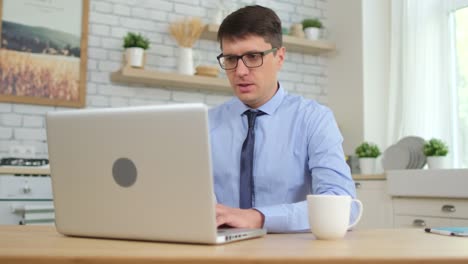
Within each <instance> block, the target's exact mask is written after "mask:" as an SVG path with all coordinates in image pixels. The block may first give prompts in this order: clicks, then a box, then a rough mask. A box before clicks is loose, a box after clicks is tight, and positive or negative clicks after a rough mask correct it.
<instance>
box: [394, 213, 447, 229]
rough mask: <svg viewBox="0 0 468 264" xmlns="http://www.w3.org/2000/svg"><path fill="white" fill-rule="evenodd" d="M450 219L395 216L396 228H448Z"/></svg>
mask: <svg viewBox="0 0 468 264" xmlns="http://www.w3.org/2000/svg"><path fill="white" fill-rule="evenodd" d="M450 220H451V219H450V218H442V217H430V216H418V215H397V216H395V222H394V223H395V227H396V228H426V227H437V226H450V225H451V223H450Z"/></svg>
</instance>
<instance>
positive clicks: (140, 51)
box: [123, 32, 150, 68]
mask: <svg viewBox="0 0 468 264" xmlns="http://www.w3.org/2000/svg"><path fill="white" fill-rule="evenodd" d="M149 44H150V42H149V40H148V39H147V38H145V37H143V36H142V35H141V34H139V33H138V34H136V33H133V32H128V33H127V35H126V36H125V38H124V45H123V47H124V48H125V59H126V61H127V62H126V63H127V65H130V66H132V67H138V68H142V67H143V65H144V54H145V50H146V49H148V48H149Z"/></svg>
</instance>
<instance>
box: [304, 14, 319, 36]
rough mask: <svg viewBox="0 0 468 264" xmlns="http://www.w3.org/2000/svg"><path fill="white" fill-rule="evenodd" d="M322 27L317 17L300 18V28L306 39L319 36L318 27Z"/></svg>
mask: <svg viewBox="0 0 468 264" xmlns="http://www.w3.org/2000/svg"><path fill="white" fill-rule="evenodd" d="M322 27H323V25H322V22H321V21H320V20H319V19H318V18H308V19H304V20H302V28H303V29H304V33H305V36H306V38H307V39H312V40H316V39H318V38H319V33H320V29H321V28H322Z"/></svg>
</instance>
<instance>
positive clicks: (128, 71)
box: [111, 67, 232, 92]
mask: <svg viewBox="0 0 468 264" xmlns="http://www.w3.org/2000/svg"><path fill="white" fill-rule="evenodd" d="M111 80H112V81H113V82H126V83H140V84H147V85H151V86H167V87H173V88H185V89H187V88H188V89H196V90H212V91H222V92H230V91H232V90H231V86H230V85H229V82H228V80H226V79H221V78H215V77H206V76H196V75H195V76H191V75H183V74H177V73H171V72H160V71H154V70H145V69H137V68H131V67H123V68H122V69H120V70H119V71H117V72H113V73H112V74H111Z"/></svg>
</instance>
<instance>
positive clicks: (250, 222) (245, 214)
mask: <svg viewBox="0 0 468 264" xmlns="http://www.w3.org/2000/svg"><path fill="white" fill-rule="evenodd" d="M264 218H265V217H264V216H263V214H262V213H260V212H259V211H257V210H255V209H238V208H231V207H227V206H224V205H222V204H217V205H216V223H217V224H218V226H220V225H228V226H231V227H238V228H262V227H263V222H264Z"/></svg>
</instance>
